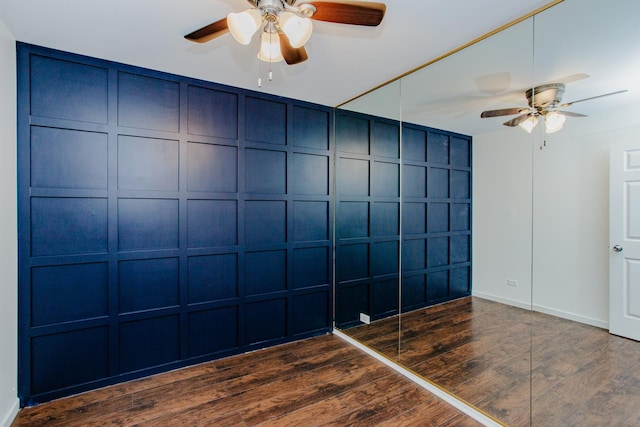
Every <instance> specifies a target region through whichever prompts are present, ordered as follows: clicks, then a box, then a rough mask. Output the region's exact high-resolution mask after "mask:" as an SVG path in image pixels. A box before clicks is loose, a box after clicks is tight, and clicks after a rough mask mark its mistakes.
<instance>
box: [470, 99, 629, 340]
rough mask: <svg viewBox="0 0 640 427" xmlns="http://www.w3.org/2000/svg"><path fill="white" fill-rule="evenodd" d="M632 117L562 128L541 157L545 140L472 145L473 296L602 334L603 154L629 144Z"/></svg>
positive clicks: (517, 136) (625, 114)
mask: <svg viewBox="0 0 640 427" xmlns="http://www.w3.org/2000/svg"><path fill="white" fill-rule="evenodd" d="M639 116H640V114H638V109H637V108H630V107H628V106H627V107H625V108H624V109H621V110H620V111H611V112H608V113H607V112H601V113H599V114H598V115H594V116H593V117H589V118H588V119H586V118H585V119H573V120H571V119H570V120H568V121H567V124H566V125H565V127H564V129H562V130H561V131H560V132H558V133H555V134H552V135H547V136H546V140H547V146H546V147H544V148H543V149H542V150H540V149H539V148H540V144H541V143H542V141H543V139H544V135H543V134H541V133H538V134H537V135H534V136H533V141H532V140H531V139H528V138H531V137H530V136H527V135H526V134H525V133H524V132H522V131H521V130H520V129H517V128H516V129H507V130H506V131H500V132H494V133H491V134H484V135H478V136H475V137H474V147H473V149H474V153H473V155H474V157H473V162H474V163H473V180H474V181H473V183H474V188H473V189H474V194H473V197H474V199H473V209H474V211H473V245H474V246H473V289H474V294H475V295H478V296H484V297H487V298H490V299H494V300H497V301H502V302H507V303H509V302H511V303H513V304H514V305H525V306H526V305H528V304H529V302H530V303H531V305H532V308H533V309H534V310H537V311H542V312H546V313H549V314H554V315H557V316H560V317H564V318H568V319H572V320H576V321H579V322H583V323H587V324H590V325H594V326H599V327H603V328H607V327H608V323H609V312H608V301H609V248H608V245H609V236H608V234H609V146H610V144H611V143H613V142H615V141H618V140H625V139H630V138H637V135H638V134H639V132H640V127H639V126H640V118H639ZM523 138H524V139H523ZM532 146H533V150H531V147H532ZM532 156H533V198H532V197H531V196H532V189H531V167H532ZM531 201H533V227H532V226H531V223H530V219H531V215H530V212H531ZM531 236H533V258H532V261H533V287H532V289H529V288H528V286H529V285H530V283H531V282H530V281H529V280H528V277H529V276H528V275H530V274H531V270H530V269H529V265H528V262H529V259H531V258H530V257H531V247H530V245H531V243H532V237H531ZM521 277H524V280H522V279H521ZM507 279H516V280H518V282H519V286H518V288H512V287H509V286H507V285H506V280H507ZM521 280H522V284H523V285H524V286H522V285H521ZM521 286H522V289H521V290H520V287H521ZM529 291H530V292H531V299H529V295H528V294H527V293H528V292H529Z"/></svg>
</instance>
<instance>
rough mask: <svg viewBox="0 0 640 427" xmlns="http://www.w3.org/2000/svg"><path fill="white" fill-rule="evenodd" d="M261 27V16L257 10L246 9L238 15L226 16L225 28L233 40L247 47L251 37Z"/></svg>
mask: <svg viewBox="0 0 640 427" xmlns="http://www.w3.org/2000/svg"><path fill="white" fill-rule="evenodd" d="M260 25H262V15H261V14H260V11H259V10H258V9H247V10H245V11H244V12H240V13H230V14H229V15H227V26H228V27H229V32H230V33H231V35H232V36H233V38H234V39H236V41H237V42H238V43H240V44H243V45H248V44H249V42H250V41H251V38H252V37H253V35H254V34H255V33H256V31H258V29H259V28H260Z"/></svg>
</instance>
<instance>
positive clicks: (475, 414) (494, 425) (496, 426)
mask: <svg viewBox="0 0 640 427" xmlns="http://www.w3.org/2000/svg"><path fill="white" fill-rule="evenodd" d="M333 334H334V335H335V336H337V337H339V338H341V339H343V340H345V341H347V342H348V343H349V344H351V345H353V346H355V347H357V348H359V349H360V350H362V351H364V352H365V353H367V354H368V355H369V356H372V357H374V358H375V359H377V360H379V361H380V362H382V363H384V364H385V365H387V366H388V367H390V368H391V369H393V370H394V371H396V372H398V373H400V374H401V375H403V376H404V377H406V378H407V379H409V380H411V381H413V382H414V383H416V384H417V385H419V386H420V387H422V388H424V389H425V390H427V391H429V392H430V393H432V394H434V395H435V396H437V397H439V398H440V399H442V400H444V401H445V402H447V403H448V404H450V405H451V406H453V407H454V408H456V409H458V410H459V411H461V412H463V413H464V414H466V415H468V416H470V417H471V418H473V419H474V420H476V421H478V422H479V423H481V424H482V425H484V426H487V427H500V426H502V424H500V423H499V422H497V421H495V420H494V419H493V418H491V417H489V416H488V415H485V414H484V413H482V412H480V411H478V410H477V409H476V408H474V407H472V406H469V405H468V404H467V403H466V402H464V401H462V400H460V399H458V398H456V397H455V396H452V395H451V394H449V393H447V392H446V391H444V390H443V389H441V388H440V387H437V386H436V385H434V384H433V383H430V382H429V381H427V380H425V379H424V378H422V377H421V376H419V375H417V374H415V373H413V372H411V371H410V370H408V369H405V368H403V367H402V366H400V365H399V364H397V363H396V362H393V361H392V360H390V359H388V358H386V357H385V356H383V355H381V354H380V353H378V352H377V351H375V350H372V349H370V348H369V347H367V346H365V345H364V344H362V343H360V342H358V341H356V340H354V339H353V338H351V337H350V336H348V335H346V334H345V333H344V332H341V331H339V330H338V329H334V330H333Z"/></svg>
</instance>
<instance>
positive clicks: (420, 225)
mask: <svg viewBox="0 0 640 427" xmlns="http://www.w3.org/2000/svg"><path fill="white" fill-rule="evenodd" d="M426 215H427V204H426V203H404V204H403V206H402V233H403V234H424V233H426V232H427V216H426Z"/></svg>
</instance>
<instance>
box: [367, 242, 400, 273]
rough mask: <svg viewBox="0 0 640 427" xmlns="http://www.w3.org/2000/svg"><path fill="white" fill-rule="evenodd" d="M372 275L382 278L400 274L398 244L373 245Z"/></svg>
mask: <svg viewBox="0 0 640 427" xmlns="http://www.w3.org/2000/svg"><path fill="white" fill-rule="evenodd" d="M372 255H373V256H372V260H371V263H372V265H371V270H372V271H371V273H372V275H373V276H382V275H385V274H393V273H397V272H398V262H399V259H400V256H399V255H400V254H399V253H398V242H377V243H374V244H373V254H372Z"/></svg>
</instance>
